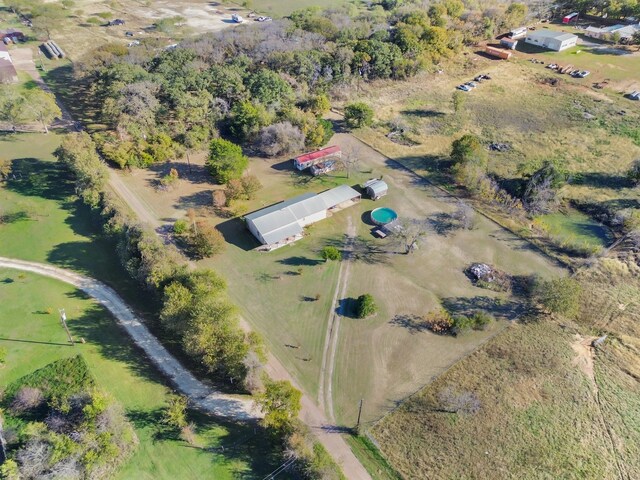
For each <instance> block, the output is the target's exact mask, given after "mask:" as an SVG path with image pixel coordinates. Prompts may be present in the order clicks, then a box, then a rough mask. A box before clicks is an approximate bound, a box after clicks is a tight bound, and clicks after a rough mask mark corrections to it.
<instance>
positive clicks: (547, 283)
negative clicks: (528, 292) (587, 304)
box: [533, 277, 582, 318]
mask: <svg viewBox="0 0 640 480" xmlns="http://www.w3.org/2000/svg"><path fill="white" fill-rule="evenodd" d="M581 292H582V287H581V286H580V283H578V282H577V281H576V280H574V279H573V278H570V277H563V278H557V279H554V280H538V281H537V282H536V284H535V285H534V287H533V297H534V299H535V300H536V301H537V302H538V303H539V304H540V305H542V306H543V307H544V308H545V309H546V310H547V311H549V312H551V313H557V314H560V315H564V316H565V317H568V318H573V317H575V316H576V315H577V314H578V311H579V308H580V304H579V302H580V294H581Z"/></svg>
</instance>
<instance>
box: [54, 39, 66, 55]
mask: <svg viewBox="0 0 640 480" xmlns="http://www.w3.org/2000/svg"><path fill="white" fill-rule="evenodd" d="M50 43H51V45H53V46H54V47H56V49H57V50H58V56H59V57H60V58H64V57H66V56H67V55H66V54H65V53H64V52H63V51H62V49H61V48H60V47H59V46H58V44H57V43H56V42H54V41H53V40H51V42H50Z"/></svg>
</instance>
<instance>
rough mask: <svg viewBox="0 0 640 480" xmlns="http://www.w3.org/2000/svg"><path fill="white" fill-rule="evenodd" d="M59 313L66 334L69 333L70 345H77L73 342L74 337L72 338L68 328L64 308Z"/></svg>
mask: <svg viewBox="0 0 640 480" xmlns="http://www.w3.org/2000/svg"><path fill="white" fill-rule="evenodd" d="M58 311H59V312H60V323H62V326H63V327H64V330H65V332H67V337H68V338H69V343H71V345H75V343H74V342H73V337H72V336H71V332H70V331H69V328H68V327H67V314H66V313H65V311H64V308H60V309H59V310H58Z"/></svg>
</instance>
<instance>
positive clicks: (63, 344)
mask: <svg viewBox="0 0 640 480" xmlns="http://www.w3.org/2000/svg"><path fill="white" fill-rule="evenodd" d="M0 302H1V303H2V305H3V308H2V309H0V332H1V334H0V346H1V347H2V348H4V349H6V351H7V352H8V355H7V360H6V365H5V366H4V367H3V368H0V384H3V385H6V384H8V383H10V382H11V381H13V380H16V379H18V378H20V377H22V376H23V375H26V374H28V373H31V372H32V371H34V370H36V369H38V368H41V367H43V366H45V365H47V364H48V363H50V362H52V361H54V360H57V359H60V358H65V357H70V356H73V355H77V354H81V355H82V356H83V357H84V359H85V360H86V361H87V363H88V364H89V367H90V370H91V373H92V374H93V376H94V377H95V379H96V380H97V382H98V385H99V386H100V387H101V388H103V389H104V390H105V391H108V392H110V393H111V394H112V395H113V396H114V397H115V398H116V399H117V400H118V401H119V402H120V403H122V404H123V406H124V407H125V410H126V414H127V417H128V418H129V419H130V421H131V422H132V423H133V425H134V427H135V430H136V433H137V435H138V437H139V439H140V445H139V447H138V449H137V451H136V453H135V454H134V456H133V457H132V458H131V460H130V461H129V462H128V463H127V464H126V465H125V467H124V468H123V470H122V471H121V472H120V473H119V475H118V478H122V479H127V478H143V479H145V478H146V479H156V478H167V479H169V478H191V479H199V478H216V479H218V478H225V479H231V478H237V476H238V475H241V476H243V478H262V477H263V476H264V475H266V474H267V473H269V472H270V471H271V470H273V469H274V468H275V465H274V462H275V461H277V459H275V458H271V455H272V454H273V450H271V449H270V447H269V443H268V442H265V440H264V437H262V436H260V435H256V434H255V433H254V429H253V427H251V426H247V427H242V426H237V425H225V424H222V423H218V422H215V421H213V420H212V419H211V418H208V417H206V416H203V415H201V414H198V413H197V412H191V417H190V420H192V421H194V423H195V424H196V425H197V432H198V437H199V440H198V441H199V442H201V445H200V447H202V448H193V447H191V446H189V445H188V444H186V443H185V442H182V441H181V440H180V439H179V438H178V435H177V434H176V433H175V432H173V431H171V430H169V429H166V428H164V427H163V425H162V423H161V421H162V408H163V407H164V406H165V405H166V399H167V395H168V394H169V392H170V390H169V389H168V388H167V387H166V386H165V384H164V381H163V379H162V378H161V377H159V375H158V374H157V373H156V371H155V370H154V368H153V367H152V366H151V365H150V364H149V363H148V362H147V361H146V360H145V359H144V357H142V356H141V355H140V353H139V352H138V351H137V350H136V349H135V348H134V347H132V345H131V340H130V339H129V337H128V336H127V335H126V334H125V333H124V332H123V331H122V330H120V329H119V328H118V326H117V324H116V322H115V320H114V319H113V318H112V317H111V316H110V315H109V314H108V313H107V312H105V311H104V310H103V309H102V308H101V307H100V306H98V305H96V304H95V303H94V302H93V301H92V300H90V299H87V298H86V297H85V295H84V294H82V293H81V292H78V291H77V290H75V289H74V288H73V287H71V286H68V285H65V284H63V283H60V282H57V281H55V280H51V279H47V278H43V277H40V276H37V275H32V274H23V273H21V272H17V271H15V270H9V269H0ZM58 308H64V309H65V311H66V313H67V317H68V325H69V328H70V330H71V333H72V335H73V336H74V338H76V339H79V338H84V339H85V340H86V342H87V343H85V344H81V343H77V344H76V345H75V346H71V345H69V344H68V342H67V336H66V333H65V331H64V330H63V328H62V326H61V325H60V321H59V315H58ZM222 447H224V448H225V453H222V450H221V448H222ZM204 448H209V449H213V451H207V450H205V449H204ZM217 449H220V450H217Z"/></svg>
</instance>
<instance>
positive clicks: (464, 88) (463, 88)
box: [456, 85, 471, 92]
mask: <svg viewBox="0 0 640 480" xmlns="http://www.w3.org/2000/svg"><path fill="white" fill-rule="evenodd" d="M456 88H457V89H458V90H462V91H463V92H470V91H471V87H470V86H469V85H458V86H457V87H456Z"/></svg>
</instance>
